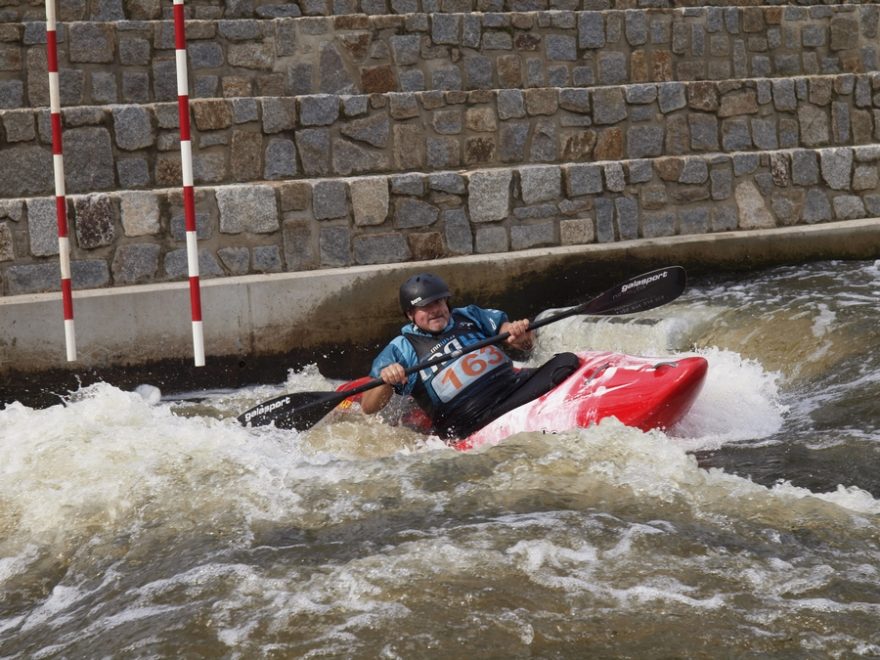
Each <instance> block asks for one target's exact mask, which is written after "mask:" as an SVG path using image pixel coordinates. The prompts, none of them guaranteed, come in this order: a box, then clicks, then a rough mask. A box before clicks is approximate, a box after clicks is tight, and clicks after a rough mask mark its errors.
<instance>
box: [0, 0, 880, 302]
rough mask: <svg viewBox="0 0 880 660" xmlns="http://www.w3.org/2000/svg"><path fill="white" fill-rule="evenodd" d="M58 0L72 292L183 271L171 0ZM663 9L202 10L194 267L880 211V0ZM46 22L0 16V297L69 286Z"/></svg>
mask: <svg viewBox="0 0 880 660" xmlns="http://www.w3.org/2000/svg"><path fill="white" fill-rule="evenodd" d="M62 4H63V5H64V7H63V9H62V18H66V20H68V21H73V22H70V23H66V24H65V23H62V24H61V25H60V33H59V34H60V38H61V44H60V50H61V53H60V56H61V64H60V69H61V95H62V105H63V106H64V108H63V125H64V129H65V130H64V157H65V180H66V184H67V193H68V216H69V218H70V225H71V235H72V259H73V283H74V288H75V289H81V288H91V287H107V286H117V285H128V284H140V283H148V282H158V281H169V280H181V279H185V278H186V273H187V268H186V262H185V259H186V253H185V241H184V229H183V224H184V223H183V210H182V201H181V192H180V187H181V167H180V154H179V137H178V122H179V118H178V110H177V104H176V102H175V100H176V81H175V71H174V40H173V25H172V23H171V21H169V20H165V19H163V17H167V15H168V11H169V9H170V3H159V2H158V1H156V2H152V1H151V0H139V1H137V2H126V3H124V4H123V3H121V2H114V1H111V0H91V1H86V0H82V1H81V2H70V3H67V2H65V3H62ZM668 4H669V3H666V2H653V1H649V2H616V3H612V2H604V1H601V2H600V1H599V0H583V1H582V2H573V1H572V2H559V3H550V4H547V3H541V2H515V1H511V2H500V0H499V1H498V2H495V1H494V0H485V1H484V0H456V1H451V2H442V1H440V2H434V0H390V2H388V3H386V2H385V1H384V0H381V1H377V2H369V1H368V0H360V2H356V1H355V0H350V1H348V0H334V2H332V3H331V2H325V1H324V0H321V2H304V3H302V4H292V3H279V2H268V1H266V2H259V1H244V0H241V1H237V2H226V3H221V2H216V1H215V2H188V3H187V12H188V13H189V15H190V16H193V17H195V18H194V19H193V20H190V21H188V23H187V39H188V46H189V67H190V74H189V79H190V86H191V89H192V92H193V97H194V98H193V100H192V103H191V110H192V122H193V152H194V176H195V183H196V186H197V187H196V206H197V221H198V233H199V239H200V270H201V274H202V277H203V278H210V277H222V276H227V275H240V274H247V273H271V272H282V271H299V270H308V269H316V268H333V267H344V266H350V265H357V264H381V263H401V262H407V261H419V260H426V259H433V258H437V257H443V256H453V255H462V254H472V253H477V254H489V253H498V252H506V251H512V250H521V249H526V248H531V247H542V246H557V245H579V244H587V243H593V242H600V243H603V242H604V243H610V242H616V241H622V240H630V239H636V238H652V237H658V236H674V235H685V234H698V233H707V232H723V231H729V230H733V229H754V228H769V227H782V226H790V225H796V224H812V223H817V222H830V221H836V220H847V219H854V218H862V217H871V216H876V215H878V214H880V213H878V211H880V186H878V178H880V174H878V172H880V171H878V166H880V155H878V154H880V73H878V69H880V66H878V61H877V50H878V47H880V42H878V23H880V11H878V6H877V5H875V4H871V3H864V4H855V3H849V4H839V5H837V4H835V5H822V4H817V5H813V6H799V5H775V4H773V3H767V6H739V5H746V4H749V3H747V2H741V3H740V2H737V3H734V2H728V3H703V6H694V7H670V6H667V5H668ZM687 4H693V3H687ZM714 4H717V5H722V6H710V5H714ZM547 8H551V9H557V10H556V11H544V10H545V9H547ZM36 9H42V3H35V2H29V3H22V2H18V3H9V4H8V5H7V6H4V4H3V0H0V17H3V16H6V17H10V16H12V15H13V14H14V15H15V19H16V20H17V21H19V22H7V23H5V24H0V294H2V295H17V294H23V293H31V292H39V291H50V290H57V289H58V287H59V284H58V265H57V252H58V246H57V238H56V226H55V200H54V181H53V174H52V156H51V131H50V126H49V112H48V108H47V107H46V106H47V105H48V81H47V74H46V55H45V25H44V24H43V23H41V22H40V21H39V19H38V18H37V16H36V14H34V12H35V11H36ZM472 9H486V10H491V11H489V12H488V13H466V12H470V11H471V10H472Z"/></svg>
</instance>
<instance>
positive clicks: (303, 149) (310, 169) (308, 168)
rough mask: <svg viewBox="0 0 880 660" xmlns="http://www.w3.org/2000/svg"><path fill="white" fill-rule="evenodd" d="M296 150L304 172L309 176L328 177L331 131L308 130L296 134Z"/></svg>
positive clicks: (323, 129) (322, 129)
mask: <svg viewBox="0 0 880 660" xmlns="http://www.w3.org/2000/svg"><path fill="white" fill-rule="evenodd" d="M294 139H295V141H296V148H297V151H298V152H299V157H300V162H301V163H302V168H303V172H304V173H305V174H306V175H308V176H326V175H328V174H330V173H331V167H330V131H329V130H327V129H325V128H308V129H304V130H301V131H297V132H296V136H295V138H294Z"/></svg>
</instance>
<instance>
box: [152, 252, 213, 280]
mask: <svg viewBox="0 0 880 660" xmlns="http://www.w3.org/2000/svg"><path fill="white" fill-rule="evenodd" d="M163 265H164V267H165V274H166V275H167V276H168V277H169V278H170V279H174V280H182V279H186V278H187V276H188V275H189V263H188V255H187V251H186V249H185V248H181V249H179V250H171V251H169V252H167V253H166V254H165V261H164V264H163ZM225 274H226V273H225V272H224V271H223V268H222V267H221V266H220V264H219V263H218V262H217V258H216V257H215V256H214V254H213V253H212V252H211V251H210V250H208V249H205V248H201V249H199V277H201V278H202V279H210V278H212V277H222V276H223V275H225Z"/></svg>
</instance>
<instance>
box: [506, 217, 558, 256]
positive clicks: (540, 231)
mask: <svg viewBox="0 0 880 660" xmlns="http://www.w3.org/2000/svg"><path fill="white" fill-rule="evenodd" d="M550 245H556V223H555V222H552V221H551V222H541V223H537V224H528V225H512V226H511V227H510V248H511V249H512V250H527V249H529V248H536V247H544V246H550Z"/></svg>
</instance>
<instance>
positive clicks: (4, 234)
mask: <svg viewBox="0 0 880 660" xmlns="http://www.w3.org/2000/svg"><path fill="white" fill-rule="evenodd" d="M14 260H15V242H14V241H13V239H12V230H11V229H10V227H9V223H8V222H0V261H14Z"/></svg>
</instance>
